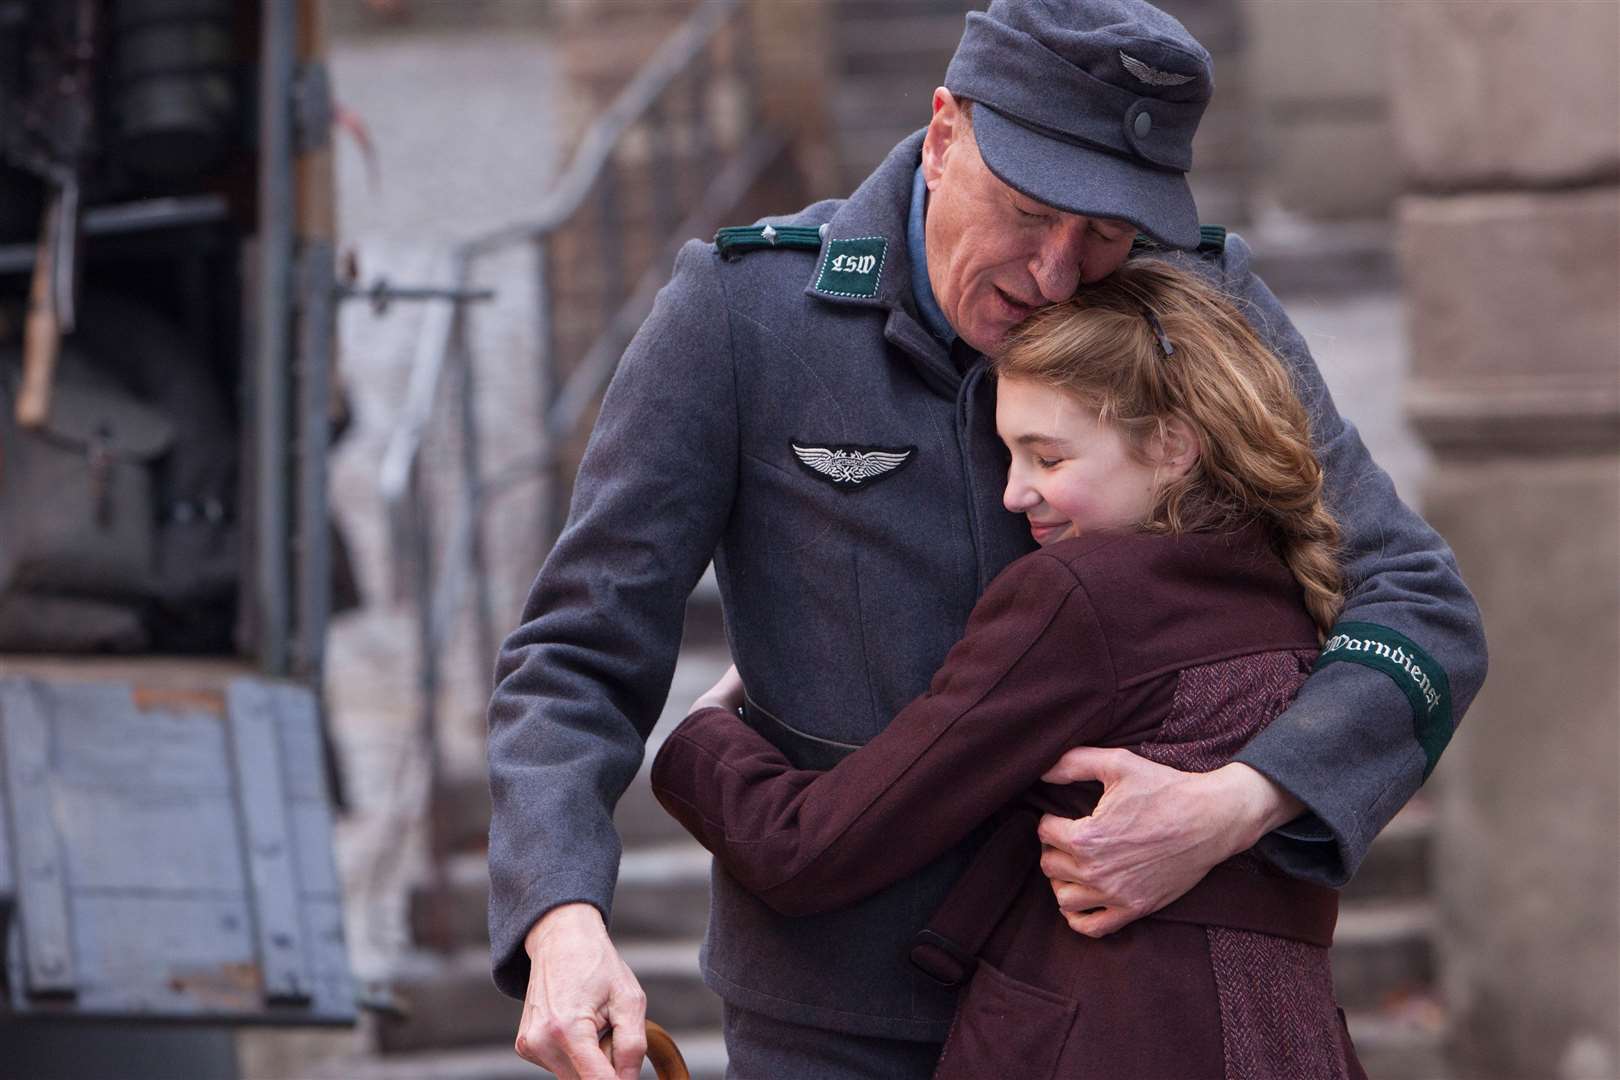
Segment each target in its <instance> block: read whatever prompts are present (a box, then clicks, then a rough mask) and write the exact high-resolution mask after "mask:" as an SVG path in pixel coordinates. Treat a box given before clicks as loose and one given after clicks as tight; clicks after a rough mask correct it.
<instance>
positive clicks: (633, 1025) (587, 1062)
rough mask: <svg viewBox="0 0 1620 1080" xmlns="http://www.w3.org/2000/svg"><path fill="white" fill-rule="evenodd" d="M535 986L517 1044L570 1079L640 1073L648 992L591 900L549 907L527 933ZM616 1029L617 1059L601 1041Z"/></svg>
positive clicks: (602, 1079) (604, 1079) (627, 1079)
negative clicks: (601, 1036) (609, 1056)
mask: <svg viewBox="0 0 1620 1080" xmlns="http://www.w3.org/2000/svg"><path fill="white" fill-rule="evenodd" d="M523 947H524V949H525V950H526V951H527V952H528V954H529V989H528V992H527V993H526V994H525V995H524V996H523V1018H522V1019H521V1020H520V1021H519V1022H518V1033H517V1043H516V1049H517V1052H518V1056H519V1057H521V1058H522V1059H523V1060H524V1061H530V1062H533V1063H534V1064H536V1065H541V1066H544V1067H545V1068H547V1069H550V1070H551V1071H552V1072H554V1073H556V1074H557V1075H558V1076H559V1077H561V1078H562V1080H635V1078H636V1077H637V1076H639V1075H641V1058H642V1055H643V1054H644V1053H645V1052H646V1050H647V1027H646V1019H647V995H646V994H644V993H643V992H642V990H641V984H640V983H638V982H636V977H635V975H634V974H633V973H632V972H631V971H630V969H629V968H628V967H626V966H625V963H624V961H623V960H621V959H619V953H618V950H616V949H615V948H614V947H613V942H612V941H610V940H609V939H608V933H607V927H606V926H604V925H603V924H602V914H601V912H599V911H597V910H596V908H594V907H592V906H591V905H590V904H564V905H562V906H561V907H557V908H553V909H552V910H551V911H549V912H547V913H546V914H545V915H544V916H543V917H542V918H541V919H540V921H539V922H537V923H535V924H534V926H533V927H531V928H530V930H529V934H528V936H527V937H526V938H524V939H523ZM609 1027H611V1028H612V1029H613V1060H612V1061H611V1062H609V1061H608V1059H607V1057H606V1056H605V1055H604V1054H603V1053H602V1050H601V1048H600V1047H599V1046H598V1045H597V1038H598V1036H599V1034H600V1033H601V1032H602V1031H603V1030H604V1029H605V1028H609Z"/></svg>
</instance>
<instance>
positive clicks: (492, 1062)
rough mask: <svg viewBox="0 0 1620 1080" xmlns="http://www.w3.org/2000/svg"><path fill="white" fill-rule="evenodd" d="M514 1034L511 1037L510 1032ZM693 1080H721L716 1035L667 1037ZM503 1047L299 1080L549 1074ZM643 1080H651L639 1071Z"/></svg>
mask: <svg viewBox="0 0 1620 1080" xmlns="http://www.w3.org/2000/svg"><path fill="white" fill-rule="evenodd" d="M514 1034H515V1031H514ZM670 1037H671V1038H673V1039H674V1040H675V1045H676V1046H677V1047H679V1048H680V1051H681V1057H682V1058H684V1059H685V1060H686V1066H687V1068H688V1069H690V1070H691V1072H692V1080H723V1078H724V1077H725V1075H726V1047H725V1043H724V1041H723V1040H722V1039H721V1037H720V1034H719V1032H717V1031H688V1032H671V1033H670ZM511 1043H512V1040H511V1039H507V1040H506V1042H505V1043H504V1044H503V1045H500V1046H490V1047H473V1048H470V1049H465V1050H423V1051H416V1052H413V1053H407V1054H392V1055H389V1056H386V1057H376V1056H366V1057H354V1056H350V1057H343V1058H334V1059H330V1060H328V1061H323V1062H321V1063H320V1064H319V1065H316V1066H312V1067H311V1068H309V1069H308V1070H306V1071H305V1072H303V1073H301V1074H300V1076H301V1077H302V1078H303V1080H544V1078H545V1077H549V1076H552V1075H553V1074H552V1073H550V1072H548V1071H546V1070H544V1069H537V1068H535V1067H534V1066H533V1065H530V1064H529V1063H528V1062H526V1061H524V1060H522V1059H521V1058H519V1057H518V1056H517V1054H516V1053H514V1052H513V1050H512V1045H511ZM641 1076H642V1080H652V1078H653V1070H652V1066H650V1065H643V1066H642V1070H641Z"/></svg>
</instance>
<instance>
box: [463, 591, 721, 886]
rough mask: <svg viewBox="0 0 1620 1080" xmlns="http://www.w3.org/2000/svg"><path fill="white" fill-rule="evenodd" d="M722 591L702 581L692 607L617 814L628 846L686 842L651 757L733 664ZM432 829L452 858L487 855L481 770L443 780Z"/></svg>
mask: <svg viewBox="0 0 1620 1080" xmlns="http://www.w3.org/2000/svg"><path fill="white" fill-rule="evenodd" d="M718 604H719V591H718V588H717V587H716V586H714V585H713V583H712V579H710V581H709V582H708V583H705V582H702V581H700V582H699V584H698V587H697V589H696V590H694V592H693V594H692V602H691V603H690V604H689V605H688V620H687V626H688V634H687V638H686V641H685V642H684V643H683V645H682V648H681V652H680V657H679V659H678V660H677V661H676V663H675V675H674V678H673V680H672V682H671V684H670V690H669V700H668V702H667V703H666V704H665V706H664V711H663V713H662V714H661V715H660V716H659V718H658V722H657V724H656V725H655V727H654V729H653V734H652V737H651V738H650V739H649V740H648V741H647V757H646V760H644V761H643V762H642V765H641V771H640V772H639V773H638V774H637V776H636V778H635V780H633V781H632V782H631V784H630V787H629V788H628V789H627V790H626V791H625V794H624V798H623V799H621V800H620V801H619V806H618V809H617V810H616V811H615V813H614V815H613V820H614V823H615V824H616V825H617V826H618V828H619V836H620V837H621V838H622V839H623V841H624V846H625V847H626V848H630V847H635V846H638V845H644V844H663V843H669V842H671V841H678V840H684V839H686V838H687V837H686V833H685V831H684V830H682V828H681V827H680V826H679V825H677V824H676V823H675V819H674V818H672V817H670V816H669V815H668V814H666V813H664V808H663V807H661V806H659V805H658V801H657V800H656V799H654V798H653V795H652V789H651V788H650V787H648V785H647V772H648V770H649V769H650V768H651V766H652V755H653V754H654V753H656V752H657V749H658V747H659V746H660V745H662V743H663V740H664V736H666V735H667V734H668V733H669V732H670V731H671V730H672V729H673V728H674V727H675V725H676V724H678V723H679V722H680V719H681V717H682V716H684V715H685V713H686V709H687V708H688V707H689V706H690V705H691V704H692V700H693V699H694V698H696V697H697V696H698V695H699V694H701V693H703V692H704V691H705V690H707V689H708V688H709V687H711V686H713V685H714V683H715V682H716V680H718V679H719V678H720V676H721V674H722V673H723V672H724V671H725V670H726V668H727V667H728V666H730V664H731V657H730V654H729V653H727V651H726V645H725V636H724V633H723V632H722V631H721V629H720V625H719V622H720V620H719V609H718ZM431 813H432V819H433V830H434V836H435V838H436V843H437V845H438V848H439V850H440V851H444V852H446V853H450V854H454V853H457V852H466V851H483V850H484V849H485V848H486V847H487V845H488V843H489V777H488V776H487V775H486V774H485V773H484V771H483V770H481V769H480V770H478V771H476V772H470V773H466V774H462V775H451V776H447V777H445V778H444V780H443V781H442V783H441V786H440V790H439V791H438V792H437V793H436V794H435V795H434V797H433V799H432V807H431Z"/></svg>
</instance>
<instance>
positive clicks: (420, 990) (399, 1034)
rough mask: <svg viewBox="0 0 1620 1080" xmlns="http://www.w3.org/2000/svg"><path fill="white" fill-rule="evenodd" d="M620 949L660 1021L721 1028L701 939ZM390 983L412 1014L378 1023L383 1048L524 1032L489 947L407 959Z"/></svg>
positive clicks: (497, 1038) (489, 1040)
mask: <svg viewBox="0 0 1620 1080" xmlns="http://www.w3.org/2000/svg"><path fill="white" fill-rule="evenodd" d="M619 955H620V956H622V957H623V958H624V961H625V963H626V964H628V965H629V966H630V970H632V971H634V972H635V973H636V978H637V979H638V980H640V982H641V987H642V989H643V990H645V991H646V992H647V1014H648V1015H649V1016H650V1017H652V1018H653V1019H654V1020H657V1021H658V1022H659V1023H660V1024H663V1025H664V1027H666V1028H668V1029H670V1030H672V1031H699V1030H705V1029H708V1030H718V1029H719V1027H720V999H719V998H717V997H715V996H714V994H713V993H712V992H711V991H710V990H709V988H708V987H706V986H704V985H703V981H702V978H701V977H700V975H699V973H698V943H697V942H696V941H680V942H674V943H663V942H658V943H652V942H634V941H629V942H620V943H619ZM389 982H390V984H391V985H392V987H393V989H394V993H395V996H397V997H398V998H399V999H400V1000H401V1002H403V1003H404V1004H405V1006H406V1007H407V1008H408V1010H409V1015H408V1017H407V1018H405V1019H402V1020H395V1021H384V1022H380V1023H378V1024H377V1026H376V1027H375V1028H374V1030H373V1042H374V1045H375V1048H376V1049H377V1050H378V1051H379V1052H381V1053H384V1054H401V1053H409V1052H413V1051H421V1050H447V1049H453V1048H457V1047H470V1046H480V1045H499V1044H505V1045H507V1046H510V1045H511V1043H512V1040H513V1038H514V1037H515V1036H516V1035H517V1023H518V1018H519V1016H520V1015H521V1014H522V1011H523V1010H522V1004H521V1003H520V1002H518V1001H515V1000H513V999H512V998H509V997H506V996H505V995H504V994H502V993H501V992H500V991H499V990H496V989H495V984H494V983H493V982H492V981H491V980H490V974H489V953H488V952H487V951H486V950H484V949H476V950H474V949H469V950H466V951H463V952H458V953H455V954H453V955H451V956H449V957H439V956H432V955H420V954H418V955H413V956H410V957H406V958H404V959H403V960H401V962H400V965H399V967H398V968H397V969H396V972H395V973H394V975H393V976H392V977H391V978H390V979H389Z"/></svg>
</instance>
